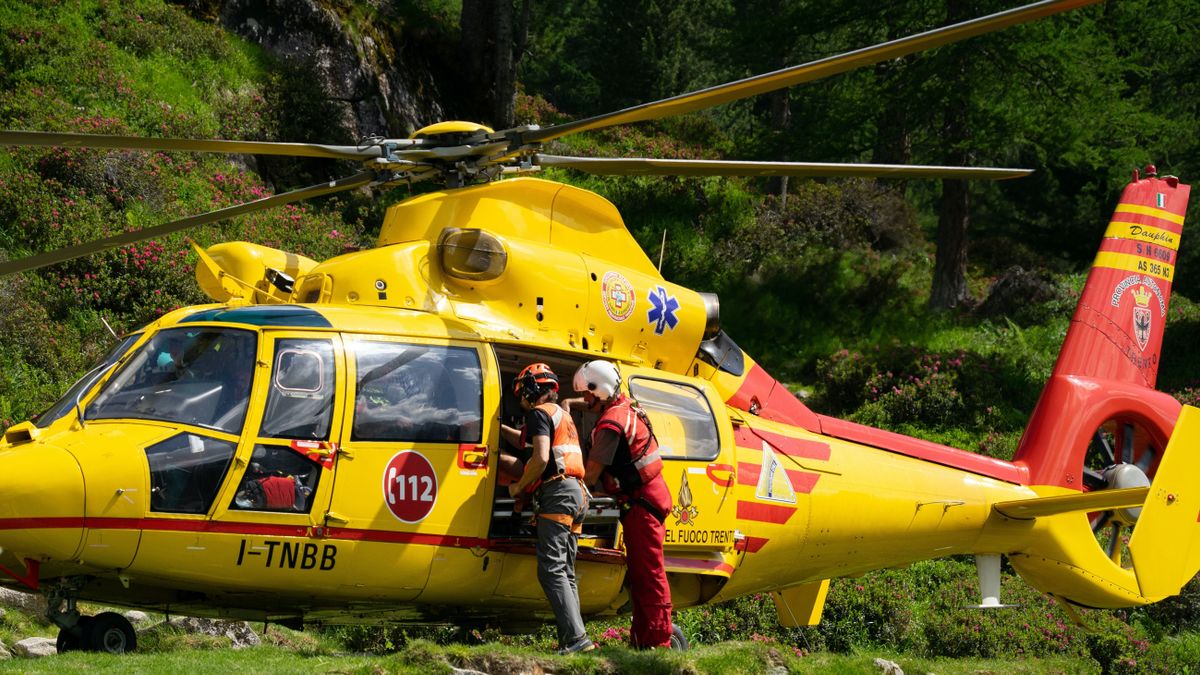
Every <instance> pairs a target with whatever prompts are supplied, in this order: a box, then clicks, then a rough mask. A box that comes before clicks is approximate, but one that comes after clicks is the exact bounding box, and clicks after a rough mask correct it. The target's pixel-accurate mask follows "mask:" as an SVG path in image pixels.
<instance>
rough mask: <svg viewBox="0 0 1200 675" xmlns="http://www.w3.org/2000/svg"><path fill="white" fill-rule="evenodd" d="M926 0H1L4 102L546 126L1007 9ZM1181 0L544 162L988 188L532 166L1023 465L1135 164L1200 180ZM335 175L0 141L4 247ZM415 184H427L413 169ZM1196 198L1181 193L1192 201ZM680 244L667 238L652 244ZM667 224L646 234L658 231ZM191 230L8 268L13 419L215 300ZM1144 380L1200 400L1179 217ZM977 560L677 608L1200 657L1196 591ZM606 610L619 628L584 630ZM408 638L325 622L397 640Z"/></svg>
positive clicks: (296, 123)
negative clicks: (651, 164) (1020, 172)
mask: <svg viewBox="0 0 1200 675" xmlns="http://www.w3.org/2000/svg"><path fill="white" fill-rule="evenodd" d="M1011 6H1012V3H1008V2H994V1H992V0H975V1H967V0H944V1H920V2H918V1H907V2H885V3H880V2H866V1H863V0H824V1H821V2H807V1H803V0H797V1H787V0H746V1H744V2H733V1H732V0H728V1H727V0H678V1H676V2H671V3H668V2H663V1H661V0H636V1H631V2H623V3H611V2H603V1H601V0H584V1H581V2H571V3H554V2H548V1H547V0H502V1H501V2H483V1H481V0H462V2H454V1H451V0H375V1H374V2H367V3H354V2H349V1H348V0H329V1H326V2H314V1H304V2H300V1H297V2H294V3H246V2H237V1H232V0H230V1H224V2H223V1H221V0H185V1H181V2H176V3H164V2H160V1H152V0H78V1H74V2H53V1H41V2H23V1H20V0H14V1H11V2H6V3H4V5H3V6H2V7H0V128H5V129H36V130H48V131H49V130H53V131H83V132H92V133H116V134H133V135H164V136H175V137H187V138H228V139H243V140H272V141H304V142H321V143H353V142H355V141H356V140H359V139H362V138H365V137H368V136H371V135H387V136H393V137H395V136H406V135H408V134H409V133H411V132H412V131H414V130H415V129H416V128H419V127H420V126H423V125H425V124H428V123H432V122H435V121H439V120H442V119H470V120H477V121H480V122H484V123H488V124H490V125H492V126H494V127H496V128H502V127H505V126H509V125H511V124H513V123H520V124H524V123H539V124H543V125H544V124H553V123H556V122H559V121H565V120H568V119H578V118H582V117H586V116H588V115H592V114H597V113H602V112H606V111H610V110H615V109H619V108H623V107H627V106H630V105H634V104H637V103H641V102H646V101H650V100H655V99H659V98H664V97H667V96H671V95H674V94H678V93H682V92H686V91H692V90H696V89H700V88H703V87H706V86H711V85H714V84H718V83H721V82H725V81H729V80H733V79H738V78H741V77H746V76H749V75H753V74H757V73H762V72H767V71H770V70H774V69H777V68H780V67H784V66H787V65H794V64H798V63H802V62H806V61H811V60H814V59H818V58H823V57H825V56H830V55H833V54H837V53H841V52H844V51H848V50H851V49H855V48H859V47H863V46H867V45H870V44H875V43H878V42H882V41H885V40H888V39H894V38H897V37H901V36H904V35H908V34H911V33H914V32H919V31H922V30H927V29H929V28H932V27H936V26H938V25H943V24H945V23H947V22H949V21H950V20H956V19H963V18H968V17H971V16H979V15H982V14H985V13H988V12H991V11H997V10H1001V9H1007V8H1009V7H1011ZM1198 17H1200V2H1195V1H1192V0H1189V1H1185V2H1171V3H1156V2H1152V1H1151V0H1110V1H1109V2H1104V3H1101V4H1098V5H1096V6H1093V7H1089V8H1085V9H1081V10H1075V11H1072V12H1069V13H1067V14H1065V15H1062V16H1059V17H1055V18H1052V19H1048V20H1042V21H1038V22H1034V23H1032V24H1029V25H1026V26H1021V27H1017V28H1012V29H1008V30H1005V31H1002V32H1000V33H997V34H993V35H988V36H983V37H980V38H975V39H972V40H969V41H967V42H964V43H962V44H958V45H953V46H948V47H944V48H940V49H937V50H933V51H931V52H929V53H925V54H920V55H915V56H912V57H906V58H903V59H898V60H895V61H889V62H885V63H882V64H879V65H877V66H874V67H869V68H864V69H859V70H857V71H854V72H851V73H847V74H843V75H839V76H836V77H832V78H829V79H827V80H823V81H820V82H816V83H812V84H809V85H804V86H800V87H794V88H792V89H789V90H785V91H782V92H778V93H775V94H770V95H765V96H761V97H758V98H755V99H750V100H746V101H741V102H737V103H732V104H729V105H726V106H723V107H721V108H718V109H715V110H711V111H706V112H704V113H699V114H693V115H688V116H685V117H681V118H675V119H668V120H663V121H661V122H656V123H649V124H640V125H634V126H628V127H619V128H614V129H610V130H605V131H601V132H595V133H592V134H587V135H583V136H579V137H572V138H569V139H565V140H564V141H562V143H563V145H564V147H562V148H560V149H562V150H565V151H566V152H565V154H581V155H589V154H594V155H617V156H649V157H677V158H713V159H716V158H727V159H760V160H803V161H861V162H886V163H918V164H959V165H961V164H970V165H993V166H1017V167H1026V168H1032V169H1035V170H1036V173H1034V174H1033V176H1031V177H1029V178H1024V179H1019V180H1012V181H1005V182H998V183H985V182H970V183H964V182H960V181H911V182H905V183H899V182H893V181H869V180H813V181H799V180H792V181H790V183H789V182H781V181H767V180H756V179H697V178H649V177H636V178H634V177H622V178H607V177H581V176H579V175H572V174H568V173H552V176H551V177H553V178H555V179H558V180H563V181H567V182H570V183H573V184H575V185H579V186H581V187H585V188H588V189H591V190H595V191H596V192H598V193H600V194H602V195H604V196H605V197H607V198H609V199H610V200H612V201H613V202H614V203H615V204H616V205H617V206H618V208H619V209H620V210H621V212H622V213H623V215H624V217H625V219H626V223H627V225H628V226H629V228H630V230H631V231H632V232H633V234H634V235H635V236H636V237H637V239H638V240H639V241H640V242H641V243H642V245H643V247H644V248H645V250H646V251H647V252H648V254H649V255H650V257H651V258H652V259H655V260H657V259H658V258H659V256H660V255H661V257H662V260H663V273H664V275H665V276H666V277H667V278H669V279H671V280H673V281H676V282H679V283H682V284H685V285H688V286H690V287H692V288H695V289H697V290H703V291H712V292H716V293H718V294H719V295H720V297H721V299H722V308H723V311H722V320H723V325H724V327H725V328H726V331H727V332H728V333H729V334H730V335H732V336H733V337H734V338H735V339H736V340H737V341H738V342H739V343H740V344H741V345H742V346H743V347H744V348H745V349H746V350H747V351H748V352H749V353H750V354H752V355H754V356H755V358H756V359H758V360H759V361H760V362H761V363H762V364H763V365H764V366H765V367H766V368H767V370H768V371H770V372H772V373H773V374H775V375H776V376H777V377H779V378H780V379H781V380H784V381H786V382H788V383H789V385H790V386H791V387H792V388H793V390H794V391H796V392H797V393H799V394H800V395H802V396H804V397H806V398H807V401H808V403H809V404H810V406H811V407H813V408H814V409H816V410H818V411H819V412H822V413H825V414H832V415H839V416H846V417H849V418H850V419H853V420H856V421H859V422H863V423H868V424H872V425H877V426H882V427H884V428H889V429H893V430H897V431H901V432H904V433H909V434H914V435H918V436H921V437H924V438H929V439H931V440H935V441H938V442H943V443H948V444H950V445H954V446H956V447H960V448H964V449H969V450H973V451H976V452H982V453H985V454H988V455H992V456H996V457H1001V458H1004V459H1008V458H1011V456H1012V452H1013V450H1014V449H1015V447H1016V442H1017V440H1018V439H1019V438H1020V434H1021V431H1022V429H1023V426H1024V422H1025V420H1026V419H1027V416H1028V414H1029V412H1030V411H1031V410H1032V408H1033V405H1034V403H1035V401H1036V399H1037V396H1038V394H1039V392H1040V391H1041V387H1042V384H1043V383H1044V382H1045V379H1046V377H1047V376H1048V374H1049V371H1050V367H1051V366H1052V364H1053V360H1054V358H1055V356H1056V355H1057V348H1058V346H1059V344H1060V342H1061V339H1062V337H1063V335H1064V333H1065V330H1066V326H1067V322H1068V319H1069V316H1070V313H1071V311H1072V309H1073V307H1074V304H1075V302H1076V301H1077V299H1078V295H1079V291H1080V289H1081V287H1082V283H1083V279H1084V276H1085V274H1086V270H1087V268H1088V265H1089V264H1090V262H1091V259H1092V257H1093V256H1094V253H1095V250H1096V247H1097V245H1098V243H1099V240H1100V237H1101V235H1102V233H1103V231H1104V228H1105V225H1106V223H1107V221H1108V218H1109V215H1110V213H1111V210H1112V208H1113V206H1114V204H1115V202H1116V198H1117V196H1118V195H1119V193H1120V190H1121V188H1122V187H1123V186H1124V184H1125V183H1126V182H1128V180H1129V178H1130V176H1131V172H1132V171H1133V170H1134V169H1135V168H1141V167H1144V166H1145V165H1146V164H1150V163H1153V164H1156V165H1157V166H1158V169H1159V172H1160V173H1161V174H1174V175H1179V176H1181V177H1182V178H1183V180H1184V182H1188V179H1189V178H1190V177H1193V176H1195V175H1197V174H1198V172H1200V155H1198V154H1197V144H1198V142H1200V140H1198V139H1200V111H1198V109H1197V108H1198V106H1200V91H1198V90H1200V79H1198V78H1197V77H1196V74H1195V73H1196V68H1197V66H1200V43H1198V41H1197V39H1196V38H1197V37H1198V36H1200V30H1198V28H1200V26H1198V23H1200V18H1198ZM347 173H350V171H349V170H347V167H346V166H338V165H336V164H331V163H323V162H319V161H316V160H290V159H284V158H262V157H258V158H255V157H236V158H228V157H223V156H221V157H217V156H200V155H188V154H166V153H134V152H116V151H114V152H95V151H82V150H71V149H20V150H17V149H7V150H0V255H7V256H8V257H11V258H16V257H19V256H21V255H24V254H27V253H31V252H36V251H42V250H49V249H53V248H58V247H61V246H65V245H70V244H73V243H77V242H79V241H84V240H88V239H92V238H96V237H99V236H106V235H109V234H113V233H116V232H120V231H124V230H126V229H137V228H140V227H145V226H148V225H153V224H158V223H161V222H164V221H166V220H169V219H172V218H177V217H181V216H184V215H187V214H191V213H198V212H203V211H207V210H210V209H213V208H219V207H222V206H227V205H229V204H232V203H236V202H240V201H245V200H248V199H253V198H256V197H258V196H263V195H266V194H269V193H272V192H275V191H283V190H285V189H290V188H293V187H297V186H301V185H307V184H311V183H314V182H319V181H323V180H327V179H329V178H332V177H336V176H341V175H346V174H347ZM416 189H420V188H416ZM409 194H411V193H410V192H409V191H407V190H395V191H393V192H391V193H388V194H373V195H368V194H365V193H364V194H358V193H356V194H353V195H350V196H345V195H343V196H339V197H337V198H331V199H326V200H318V201H314V202H309V203H305V204H301V205H296V206H289V207H285V208H282V209H279V210H276V211H272V212H265V213H258V214H254V215H251V216H247V217H244V218H241V219H237V220H234V221H229V222H223V223H220V224H217V225H213V226H209V227H205V228H200V229H198V230H196V231H192V232H189V233H187V236H190V237H193V238H195V239H196V240H197V241H198V242H200V243H201V244H202V245H211V244H213V243H217V242H220V241H226V240H234V239H244V240H249V241H255V242H257V243H262V244H265V245H268V246H275V247H279V248H283V249H285V250H291V251H295V252H298V253H302V254H305V255H308V256H310V257H313V258H316V259H323V258H327V257H330V256H333V255H336V254H338V253H340V252H342V251H344V250H346V249H347V248H353V247H359V246H370V245H371V244H372V242H373V239H374V236H375V235H376V234H377V233H378V228H379V224H380V219H381V217H382V213H383V211H384V209H385V208H386V207H387V206H388V205H389V204H391V203H394V202H395V201H398V200H399V199H402V198H404V197H406V196H408V195H409ZM1198 208H1200V207H1198V206H1197V204H1196V200H1193V204H1192V205H1191V207H1190V208H1189V214H1188V220H1189V222H1194V221H1195V217H1196V215H1197V209H1198ZM663 241H665V242H666V243H665V247H663V244H662V242H663ZM660 247H661V248H660ZM194 263H195V258H194V254H192V253H191V252H190V250H189V249H188V247H187V245H186V242H185V241H184V235H174V236H170V237H166V238H164V239H161V240H155V241H147V242H141V243H137V244H131V245H128V246H123V247H120V248H118V249H114V250H111V251H108V252H105V253H100V254H96V255H93V256H89V257H87V258H82V259H79V260H75V261H72V262H69V263H64V264H61V265H57V266H53V267H49V268H45V269H42V270H39V271H37V272H33V273H26V274H23V275H19V276H17V277H9V278H5V279H4V280H3V281H2V282H0V310H2V311H0V363H3V364H4V367H3V368H2V369H0V427H7V426H9V425H11V424H13V423H15V422H19V421H21V420H24V419H27V418H30V417H32V416H34V415H36V414H37V413H38V412H39V411H40V410H43V409H45V408H46V407H47V406H48V405H50V403H52V402H53V401H54V400H55V399H56V398H57V397H58V396H59V395H61V393H62V392H63V391H65V390H66V389H67V387H68V386H69V385H70V383H71V382H72V381H73V380H74V379H75V378H76V377H78V376H79V375H80V374H81V373H83V372H84V371H85V370H87V368H88V367H89V365H90V364H91V363H92V362H93V361H95V360H96V359H97V358H99V357H100V356H101V355H102V354H103V352H105V351H106V350H107V349H108V347H109V346H110V345H111V344H112V340H111V337H110V336H109V334H108V331H107V329H106V328H105V327H104V323H103V322H104V321H107V322H108V323H109V324H111V325H112V326H113V327H114V328H115V329H116V330H117V331H118V332H125V331H130V330H134V329H136V328H138V327H140V326H142V325H144V324H145V323H147V322H149V321H152V320H154V319H155V318H156V317H157V316H159V315H161V314H162V313H164V312H165V311H169V310H170V309H172V308H174V307H178V306H183V305H188V304H196V303H201V302H205V301H206V298H205V297H204V296H203V295H202V294H201V293H200V291H199V290H198V288H197V286H196V284H195V282H194V280H193V277H192V269H193V265H194ZM1178 270H1179V274H1178V278H1177V280H1176V282H1175V294H1174V296H1173V298H1172V308H1171V316H1170V323H1169V325H1168V329H1167V332H1166V338H1165V343H1164V348H1163V362H1162V365H1161V368H1160V375H1159V386H1160V388H1162V389H1164V390H1166V391H1169V392H1171V393H1173V394H1175V395H1176V396H1177V397H1178V398H1180V400H1182V401H1184V402H1187V403H1196V402H1197V401H1198V400H1200V379H1198V378H1200V364H1198V363H1197V362H1196V358H1197V356H1196V354H1197V353H1198V352H1197V351H1196V350H1194V349H1190V348H1189V347H1190V346H1191V345H1192V344H1193V343H1194V342H1195V340H1196V338H1197V337H1198V336H1200V309H1198V308H1197V306H1196V305H1195V304H1194V303H1193V302H1192V300H1191V299H1192V298H1197V297H1200V238H1193V237H1189V236H1184V237H1183V238H1182V248H1181V251H1180V259H1179V264H1178ZM973 578H974V571H973V566H972V565H971V564H970V561H967V560H946V561H938V562H933V563H927V564H921V565H916V566H914V567H913V568H911V569H910V570H905V571H888V572H883V573H879V574H876V575H870V576H868V577H865V578H863V579H857V580H839V581H838V582H837V583H836V584H835V587H834V590H833V592H832V594H831V598H830V602H829V605H828V607H827V608H826V615H825V622H824V623H823V625H822V626H821V627H820V628H817V629H806V630H782V629H779V628H778V627H776V626H774V625H773V614H774V611H773V609H772V608H771V606H770V602H769V600H768V599H766V598H745V599H742V600H739V601H736V602H735V603H734V604H732V605H727V606H719V607H716V608H706V609H703V610H695V611H693V612H692V613H684V614H683V615H681V619H680V622H681V624H682V625H684V627H685V628H688V629H689V630H690V631H691V632H692V633H693V635H694V637H695V638H696V639H698V640H699V641H701V642H706V641H707V642H713V641H719V640H726V639H739V638H740V639H751V638H753V639H754V640H757V641H764V642H771V643H779V644H787V645H789V646H792V647H795V648H797V649H801V650H804V651H809V652H811V651H819V650H835V651H847V650H854V649H863V648H872V647H886V648H889V649H897V650H905V651H906V652H907V653H914V654H922V655H928V656H937V655H949V656H967V655H975V656H1004V655H1056V656H1067V657H1071V658H1078V659H1082V660H1083V661H1085V662H1087V663H1093V664H1095V665H1096V667H1098V668H1101V669H1103V670H1105V671H1108V672H1121V671H1130V672H1133V671H1139V670H1142V669H1162V670H1164V671H1172V672H1179V669H1180V667H1181V666H1186V665H1187V664H1194V663H1197V662H1200V641H1198V640H1197V637H1196V633H1195V631H1196V630H1197V629H1200V589H1197V582H1195V581H1193V583H1192V584H1191V585H1189V587H1188V589H1187V592H1186V593H1185V594H1184V595H1183V596H1181V597H1179V598H1176V599H1172V600H1169V601H1166V602H1164V603H1160V604H1159V605H1155V606H1153V607H1151V608H1148V609H1142V610H1136V611H1131V612H1088V613H1087V622H1088V624H1089V625H1090V626H1091V628H1092V629H1091V630H1087V629H1082V628H1079V627H1076V626H1074V625H1073V624H1072V623H1071V622H1070V619H1069V618H1068V617H1067V616H1066V615H1065V614H1063V613H1062V612H1061V610H1060V609H1058V608H1057V607H1056V606H1055V605H1054V603H1053V602H1051V601H1049V600H1046V599H1043V598H1040V597H1038V596H1037V595H1036V594H1035V593H1033V592H1032V591H1030V590H1028V589H1027V588H1026V587H1024V586H1023V585H1022V584H1021V583H1020V582H1019V581H1016V580H1015V579H1013V578H1011V577H1006V580H1005V593H1006V594H1008V595H1010V596H1012V597H1011V599H1013V600H1015V601H1019V602H1020V603H1021V604H1022V608H1021V609H1019V610H1014V611H1011V612H1008V613H1003V614H979V613H974V612H970V611H968V610H965V609H963V607H964V606H965V605H966V604H970V603H971V602H974V596H975V594H976V591H975V590H974V581H973ZM605 630H607V628H606V629H605ZM406 635H407V634H406V633H404V632H403V631H400V632H397V631H376V632H354V631H349V632H347V633H346V634H345V638H346V639H347V640H349V641H351V642H352V643H353V644H358V645H360V646H364V647H375V648H383V647H385V646H387V645H398V644H400V643H402V642H403V641H404V640H405V639H406Z"/></svg>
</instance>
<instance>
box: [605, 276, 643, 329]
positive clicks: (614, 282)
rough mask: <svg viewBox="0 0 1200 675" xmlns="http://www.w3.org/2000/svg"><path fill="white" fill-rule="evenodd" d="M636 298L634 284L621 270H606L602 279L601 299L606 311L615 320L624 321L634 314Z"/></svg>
mask: <svg viewBox="0 0 1200 675" xmlns="http://www.w3.org/2000/svg"><path fill="white" fill-rule="evenodd" d="M634 298H635V294H634V292H633V284H631V283H629V280H628V279H626V278H625V277H624V276H622V275H621V273H620V272H606V273H605V275H604V278H603V279H601V280H600V300H601V302H602V303H603V304H604V312H605V313H606V314H608V318H610V319H612V320H613V321H624V320H625V319H628V318H629V317H631V316H633V304H634Z"/></svg>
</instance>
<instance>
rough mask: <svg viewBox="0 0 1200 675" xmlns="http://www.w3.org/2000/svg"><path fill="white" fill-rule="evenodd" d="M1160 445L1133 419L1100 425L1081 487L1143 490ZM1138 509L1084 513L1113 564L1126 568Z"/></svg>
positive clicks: (1159, 455) (1087, 489)
mask: <svg viewBox="0 0 1200 675" xmlns="http://www.w3.org/2000/svg"><path fill="white" fill-rule="evenodd" d="M1160 447H1161V445H1160V444H1159V443H1157V442H1156V441H1155V439H1154V438H1153V436H1152V435H1151V434H1150V432H1149V431H1148V430H1147V429H1146V428H1145V427H1143V426H1142V425H1140V424H1138V423H1137V422H1136V421H1134V420H1128V419H1112V420H1109V421H1107V422H1105V423H1104V424H1102V425H1100V428H1099V429H1096V433H1095V434H1094V435H1093V436H1092V442H1091V444H1090V445H1089V446H1088V451H1087V455H1086V460H1085V462H1086V464H1085V467H1086V468H1085V469H1084V472H1083V484H1084V487H1085V489H1086V491H1087V492H1094V491H1096V490H1110V489H1123V488H1135V487H1146V486H1149V485H1150V481H1151V479H1152V478H1153V477H1154V472H1155V470H1156V469H1157V468H1158V462H1159V460H1160V459H1161V456H1162V451H1161V449H1160ZM1141 512H1142V509H1141V508H1140V507H1137V508H1128V509H1110V510H1108V511H1096V512H1093V513H1090V514H1088V519H1089V521H1090V522H1091V526H1092V532H1093V533H1094V534H1095V535H1096V542H1097V543H1098V544H1099V545H1100V546H1101V548H1103V549H1104V552H1105V553H1106V554H1107V555H1108V558H1109V559H1110V560H1112V562H1113V564H1114V565H1118V566H1120V567H1123V568H1126V569H1129V568H1131V567H1132V565H1133V562H1132V560H1131V559H1130V557H1129V546H1128V543H1129V537H1130V536H1131V535H1132V533H1133V527H1134V526H1135V525H1137V520H1138V517H1139V516H1140V515H1141Z"/></svg>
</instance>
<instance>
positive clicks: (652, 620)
mask: <svg viewBox="0 0 1200 675" xmlns="http://www.w3.org/2000/svg"><path fill="white" fill-rule="evenodd" d="M574 385H575V390H576V391H579V392H582V393H583V398H584V402H585V403H586V404H587V405H588V407H589V409H592V410H598V411H599V412H600V419H599V421H597V422H596V426H595V427H593V429H592V447H591V450H590V451H589V453H588V461H587V473H586V474H585V476H584V481H585V482H586V483H587V484H588V485H589V486H592V485H596V483H597V481H598V480H599V481H600V483H601V487H602V488H603V489H602V491H603V492H607V493H609V494H612V495H614V496H615V497H616V498H617V501H618V503H620V504H621V525H622V527H623V528H624V530H625V562H626V566H627V568H628V572H627V575H628V576H627V579H628V583H629V595H630V598H631V600H632V601H633V626H632V628H631V629H630V640H631V641H632V642H633V646H634V647H637V648H641V649H650V648H654V647H669V646H670V644H671V587H670V586H668V585H667V570H666V566H665V564H664V563H663V538H664V537H665V535H666V529H665V528H664V527H663V521H665V520H666V517H667V514H669V513H670V512H671V493H670V491H669V490H668V489H667V484H666V482H665V481H664V480H663V478H662V459H661V458H660V457H659V454H658V441H657V440H655V438H654V431H653V429H651V428H650V421H649V419H648V418H647V417H646V414H645V413H644V412H643V411H642V410H641V408H639V407H638V406H637V403H636V402H635V401H633V399H631V398H629V397H628V396H626V395H624V394H622V393H621V390H620V387H621V375H620V373H618V372H617V368H616V366H614V365H613V364H612V363H609V362H608V361H589V362H587V363H585V364H583V365H582V366H580V368H579V370H578V371H577V372H576V373H575V380H574Z"/></svg>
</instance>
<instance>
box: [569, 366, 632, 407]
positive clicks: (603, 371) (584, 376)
mask: <svg viewBox="0 0 1200 675" xmlns="http://www.w3.org/2000/svg"><path fill="white" fill-rule="evenodd" d="M574 384H575V391H590V392H592V393H593V394H595V395H596V398H598V399H600V400H601V401H607V400H608V399H610V398H612V397H613V396H614V395H615V394H616V393H617V390H618V389H620V388H621V373H619V372H617V367H616V366H614V365H613V364H612V363H611V362H609V361H588V362H587V363H585V364H583V365H582V366H579V370H577V371H575V381H574Z"/></svg>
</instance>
